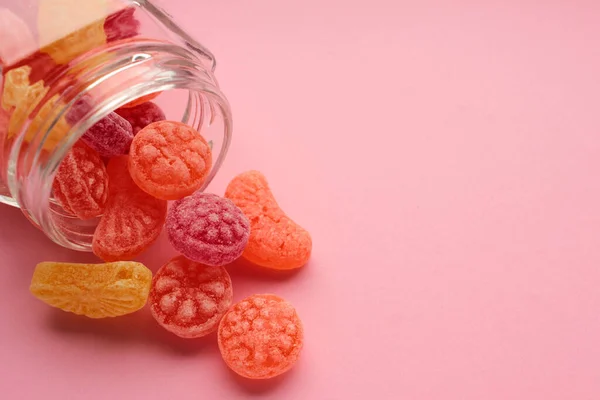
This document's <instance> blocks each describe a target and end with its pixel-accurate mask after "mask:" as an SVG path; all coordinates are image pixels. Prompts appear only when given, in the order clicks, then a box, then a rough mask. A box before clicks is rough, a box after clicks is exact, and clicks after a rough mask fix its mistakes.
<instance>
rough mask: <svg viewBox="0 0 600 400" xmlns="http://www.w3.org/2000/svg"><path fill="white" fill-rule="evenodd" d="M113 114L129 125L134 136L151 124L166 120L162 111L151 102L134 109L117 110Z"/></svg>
mask: <svg viewBox="0 0 600 400" xmlns="http://www.w3.org/2000/svg"><path fill="white" fill-rule="evenodd" d="M115 112H116V113H117V114H119V115H120V116H121V117H123V118H125V119H126V120H127V121H128V122H129V123H130V124H131V127H132V128H133V134H134V135H136V134H137V133H138V132H139V131H141V130H142V129H143V128H145V127H147V126H148V125H150V124H151V123H153V122H157V121H164V120H165V119H166V118H165V113H164V112H163V110H161V109H160V107H159V106H157V105H156V104H154V103H152V102H146V103H142V104H140V105H137V106H135V107H129V108H119V109H118V110H116V111H115Z"/></svg>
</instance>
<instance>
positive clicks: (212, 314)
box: [149, 256, 233, 338]
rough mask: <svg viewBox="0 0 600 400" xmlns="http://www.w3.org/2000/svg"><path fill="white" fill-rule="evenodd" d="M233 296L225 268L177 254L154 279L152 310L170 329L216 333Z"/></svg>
mask: <svg viewBox="0 0 600 400" xmlns="http://www.w3.org/2000/svg"><path fill="white" fill-rule="evenodd" d="M232 299H233V291H232V288H231V278H230V277H229V274H228V273H227V271H226V270H225V268H222V267H208V266H206V265H202V264H199V263H196V262H193V261H190V260H188V259H186V258H185V257H183V256H179V257H175V258H173V259H172V260H171V261H169V262H168V263H166V264H165V265H163V266H162V267H161V268H160V269H159V270H158V271H157V272H156V274H155V275H154V278H153V279H152V287H151V289H150V297H149V303H150V311H151V312H152V315H153V316H154V318H155V319H156V321H157V322H158V323H159V324H160V325H161V326H162V327H164V328H165V329H166V330H168V331H169V332H172V333H174V334H175V335H177V336H180V337H182V338H198V337H202V336H206V335H208V334H209V333H212V332H214V331H215V330H216V329H217V327H218V325H219V321H220V320H221V317H223V315H224V314H225V312H226V311H227V309H228V308H229V306H231V302H232Z"/></svg>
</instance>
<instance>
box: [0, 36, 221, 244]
mask: <svg viewBox="0 0 600 400" xmlns="http://www.w3.org/2000/svg"><path fill="white" fill-rule="evenodd" d="M47 86H48V87H50V90H49V91H48V93H46V94H45V96H44V98H43V99H42V100H41V101H40V102H39V104H38V105H37V106H36V107H35V108H34V109H33V111H32V112H31V113H30V117H29V118H28V119H27V121H25V122H24V123H23V124H22V126H21V128H20V130H19V133H18V134H17V135H15V138H14V142H13V143H12V144H11V147H10V148H11V151H10V154H9V156H8V168H7V172H8V174H7V183H8V186H9V188H10V191H11V194H12V195H13V197H14V199H15V200H16V202H17V203H18V205H19V206H20V207H21V208H22V209H23V211H24V212H25V213H26V214H27V217H28V218H29V219H30V220H31V221H32V222H33V223H34V224H36V225H38V226H39V227H40V229H42V230H43V231H44V232H45V233H46V235H47V236H48V237H49V238H50V239H52V240H53V241H55V242H56V243H58V244H60V245H62V246H64V247H67V248H70V249H74V250H79V251H90V250H91V243H92V238H93V234H94V230H95V227H96V225H97V223H98V221H99V218H95V219H92V220H79V219H77V218H76V217H74V216H72V215H70V214H69V213H68V212H66V211H64V210H63V209H62V207H60V206H59V205H58V203H57V202H56V201H54V199H53V195H52V182H53V180H54V176H55V174H56V172H57V169H58V166H59V165H60V163H61V162H62V160H63V159H64V157H65V156H66V155H67V153H68V152H69V151H70V149H71V147H72V146H73V145H74V144H75V143H76V142H77V141H78V140H79V138H80V137H81V136H82V135H83V134H84V133H85V132H86V131H87V130H88V129H89V128H90V127H92V126H93V125H94V124H96V123H97V122H98V121H100V120H101V119H102V118H104V117H106V116H107V115H109V114H110V113H111V112H113V111H114V110H116V109H118V108H120V107H121V106H123V105H125V104H127V103H129V102H131V101H133V100H135V99H138V98H141V97H144V96H148V95H151V94H154V93H161V95H160V96H159V98H158V99H157V102H158V104H159V105H161V99H162V98H164V101H163V102H164V103H166V107H163V110H164V111H165V113H166V114H167V119H168V120H177V121H181V122H183V123H185V124H187V125H190V126H192V127H193V128H195V129H196V130H198V131H199V132H200V133H201V134H202V135H203V136H204V137H205V138H206V139H207V141H210V142H209V143H211V145H212V150H213V160H214V161H213V165H212V168H211V171H210V173H209V175H208V177H207V179H206V181H205V182H204V184H203V186H202V188H201V189H200V190H205V189H206V187H207V186H208V185H209V184H210V182H211V181H212V179H213V178H214V177H215V175H216V173H217V172H218V170H219V168H220V166H221V165H222V163H223V161H224V159H225V156H226V154H227V151H228V149H229V144H230V141H231V132H232V120H231V111H230V107H229V104H228V102H227V99H226V98H225V96H224V95H223V94H222V93H221V92H220V90H219V88H218V84H217V82H216V79H215V77H214V75H213V73H212V71H211V70H210V69H207V67H206V66H205V62H204V61H203V60H202V59H201V55H198V54H195V53H194V52H192V51H190V50H188V49H185V48H183V47H180V46H176V45H173V44H171V43H168V42H159V41H151V40H140V39H132V40H127V41H122V42H119V43H115V44H114V45H111V46H106V47H105V48H102V49H98V50H96V51H94V52H90V53H88V54H86V55H84V56H82V57H79V58H78V59H76V60H74V61H73V62H72V63H71V64H69V66H68V68H66V69H65V70H64V71H61V73H60V74H59V75H58V76H55V77H53V78H52V79H50V80H49V82H48V85H47ZM82 103H85V104H86V107H85V108H84V109H85V110H84V111H81V110H82V108H81V104H82ZM65 123H66V125H65ZM215 156H216V157H215Z"/></svg>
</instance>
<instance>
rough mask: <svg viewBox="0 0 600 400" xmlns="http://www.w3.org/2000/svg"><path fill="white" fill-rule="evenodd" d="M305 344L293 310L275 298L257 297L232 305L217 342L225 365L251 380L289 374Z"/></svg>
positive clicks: (269, 295)
mask: <svg viewBox="0 0 600 400" xmlns="http://www.w3.org/2000/svg"><path fill="white" fill-rule="evenodd" d="M303 341H304V330H303V327H302V322H301V321H300V318H299V317H298V314H297V313H296V310H295V309H294V307H293V306H292V305H291V304H290V303H288V302H287V301H286V300H284V299H282V298H281V297H278V296H275V295H272V294H255V295H252V296H249V297H247V298H245V299H244V300H242V301H240V302H239V303H237V304H235V305H233V307H231V309H230V310H229V311H228V312H227V314H225V316H224V317H223V318H222V319H221V323H220V324H219V329H218V342H219V350H220V351H221V356H222V357H223V360H224V361H225V363H226V364H227V365H228V366H229V368H231V369H232V370H233V371H234V372H236V373H237V374H239V375H241V376H243V377H246V378H250V379H268V378H273V377H275V376H277V375H281V374H283V373H284V372H286V371H288V370H289V369H290V368H292V366H293V365H294V364H295V363H296V361H297V360H298V357H299V356H300V351H301V350H302V345H303Z"/></svg>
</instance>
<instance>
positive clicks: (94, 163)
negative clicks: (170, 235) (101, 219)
mask: <svg viewBox="0 0 600 400" xmlns="http://www.w3.org/2000/svg"><path fill="white" fill-rule="evenodd" d="M52 189H53V190H54V197H55V198H56V200H57V201H58V202H59V204H60V205H61V206H62V207H63V208H64V209H65V211H67V212H70V213H71V214H73V215H75V216H76V217H78V218H80V219H90V218H94V217H97V216H99V215H101V214H102V213H103V212H104V208H105V206H106V199H107V197H108V174H107V172H106V167H105V166H104V161H102V158H100V156H99V155H98V153H96V152H95V151H94V150H92V149H91V148H89V147H88V146H87V145H86V144H84V143H81V142H77V143H75V145H74V146H73V148H72V149H71V151H69V153H68V154H67V156H66V157H65V158H64V160H63V161H62V162H61V164H60V166H59V167H58V171H57V173H56V177H55V178H54V182H53V184H52Z"/></svg>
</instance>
